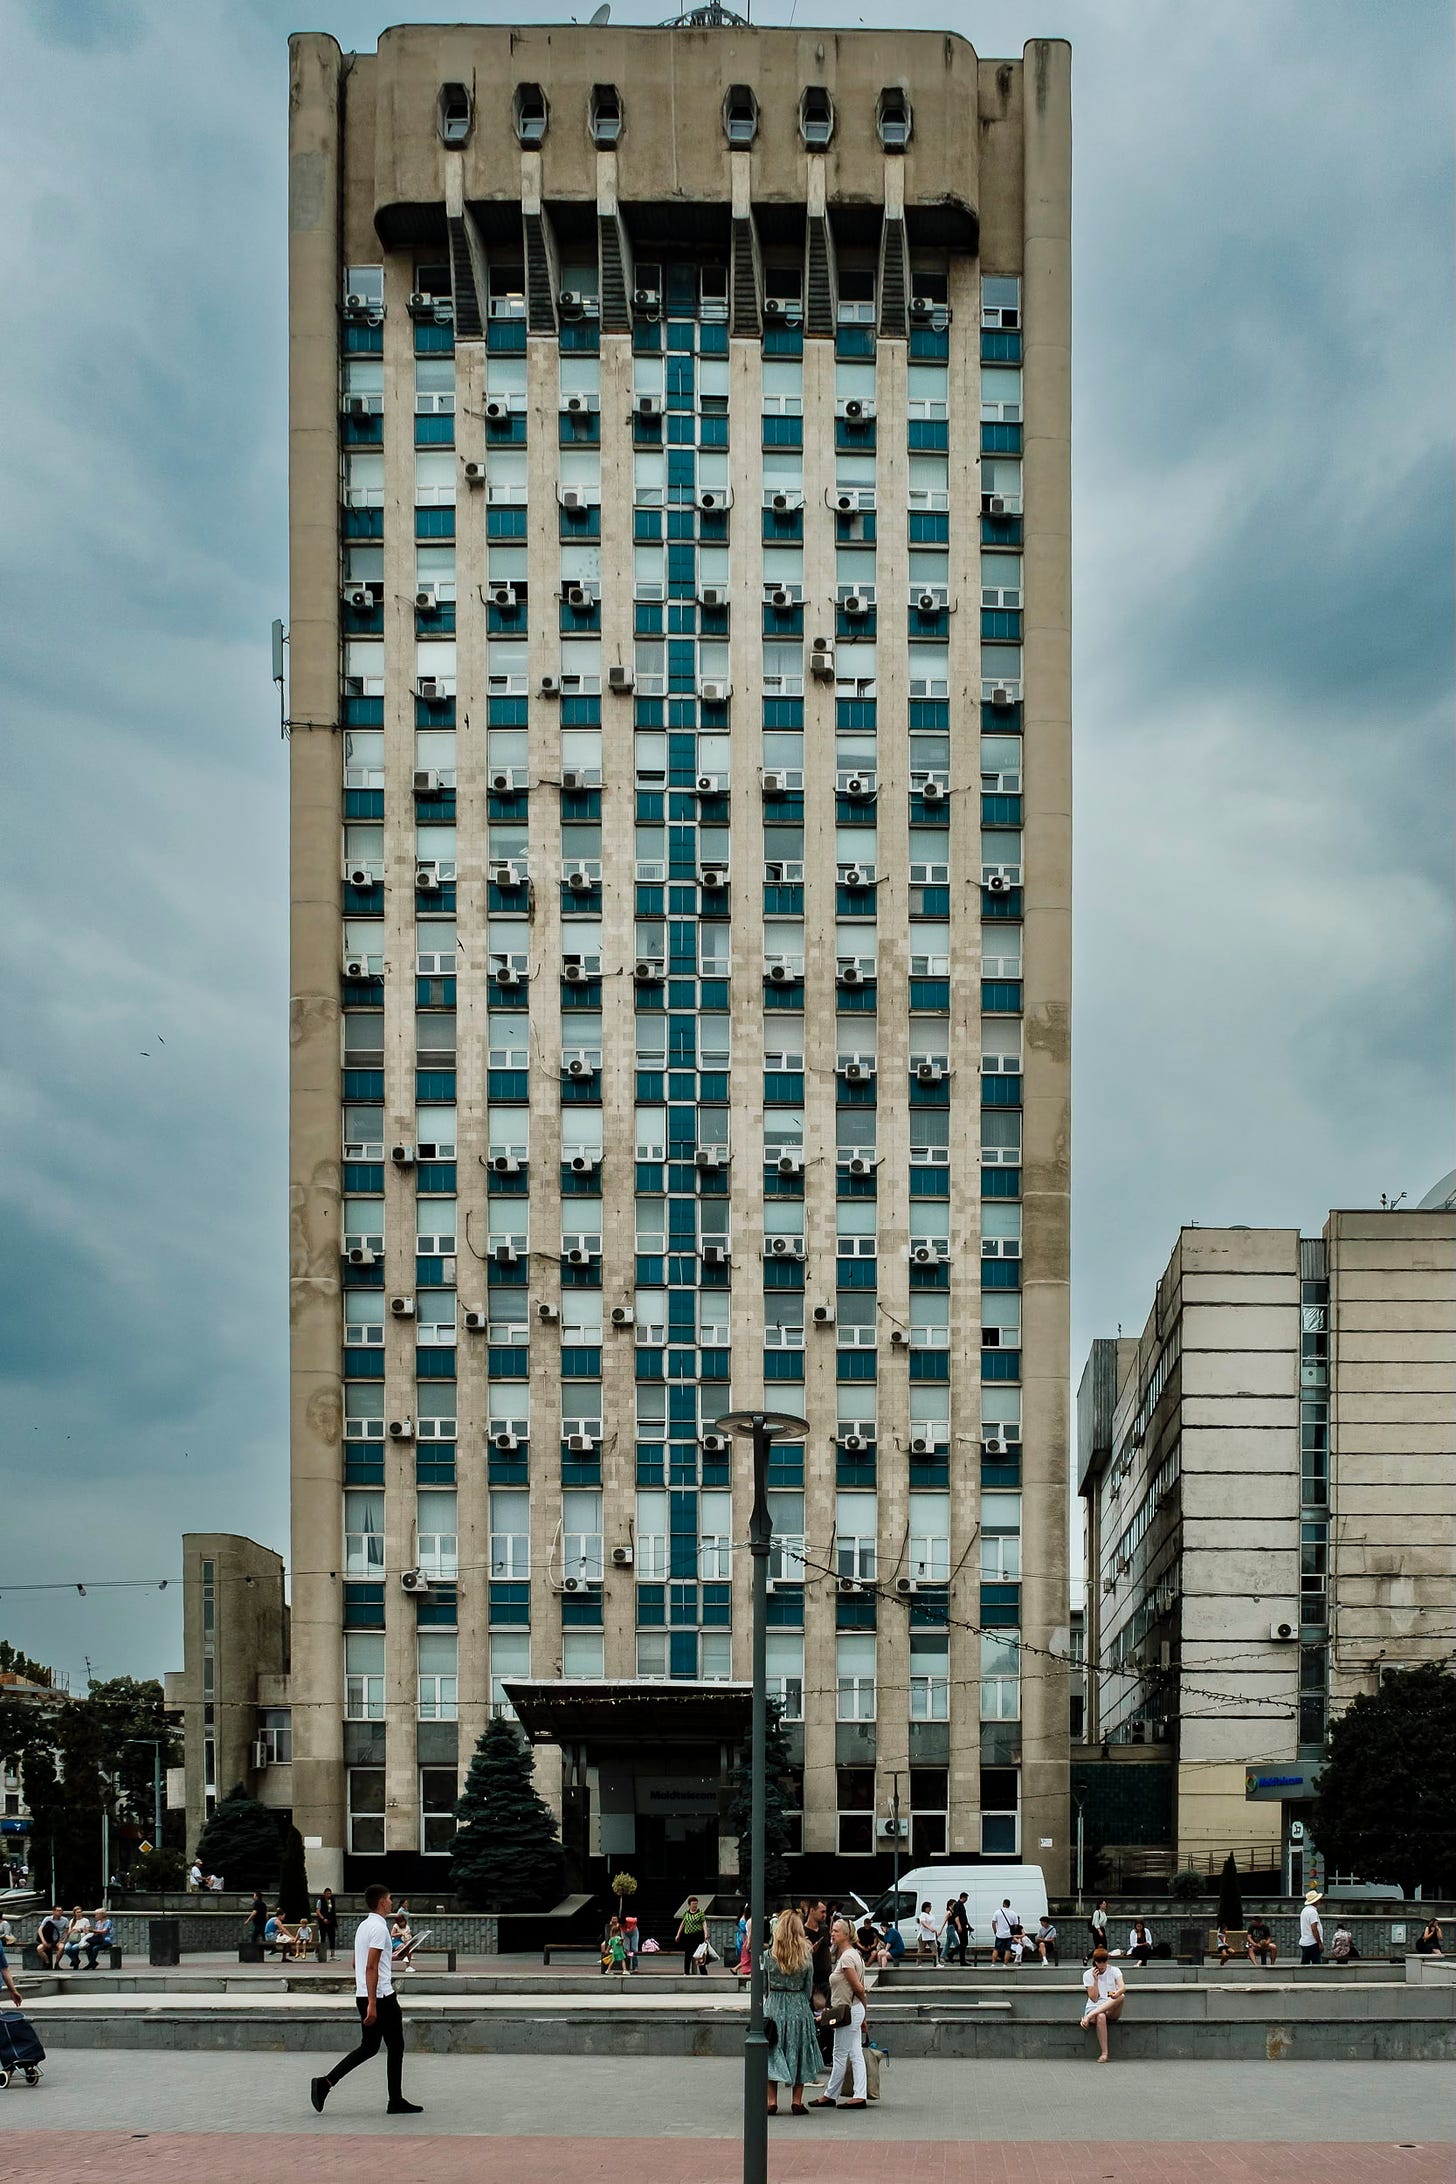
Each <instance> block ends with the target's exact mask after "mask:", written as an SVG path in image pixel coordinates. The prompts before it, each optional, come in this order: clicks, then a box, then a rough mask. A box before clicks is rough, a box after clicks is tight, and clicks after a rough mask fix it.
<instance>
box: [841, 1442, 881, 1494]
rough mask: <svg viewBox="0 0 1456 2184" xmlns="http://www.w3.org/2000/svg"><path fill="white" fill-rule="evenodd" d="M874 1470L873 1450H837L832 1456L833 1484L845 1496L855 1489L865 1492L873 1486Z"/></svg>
mask: <svg viewBox="0 0 1456 2184" xmlns="http://www.w3.org/2000/svg"><path fill="white" fill-rule="evenodd" d="M876 1468H877V1467H876V1462H875V1452H874V1450H873V1449H868V1450H857V1449H843V1448H841V1449H837V1450H836V1451H835V1456H834V1483H835V1485H836V1486H838V1487H842V1488H843V1490H844V1492H845V1493H847V1494H848V1493H852V1492H853V1491H854V1490H855V1489H856V1488H864V1489H866V1490H867V1489H869V1488H871V1487H873V1485H874V1484H875V1477H876Z"/></svg>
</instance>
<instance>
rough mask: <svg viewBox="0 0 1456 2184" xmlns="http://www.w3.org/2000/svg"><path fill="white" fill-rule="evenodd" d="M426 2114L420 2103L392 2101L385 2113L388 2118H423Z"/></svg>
mask: <svg viewBox="0 0 1456 2184" xmlns="http://www.w3.org/2000/svg"><path fill="white" fill-rule="evenodd" d="M424 2112H425V2111H424V2110H423V2108H421V2106H420V2104H419V2102H418V2101H391V2102H390V2104H389V2106H388V2108H386V2109H385V2111H384V2113H385V2114H386V2116H422V2115H423V2114H424Z"/></svg>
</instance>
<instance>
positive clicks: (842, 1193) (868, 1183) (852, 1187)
mask: <svg viewBox="0 0 1456 2184" xmlns="http://www.w3.org/2000/svg"><path fill="white" fill-rule="evenodd" d="M834 1185H835V1188H834V1195H835V1197H836V1198H878V1197H879V1195H880V1193H879V1178H878V1176H877V1175H876V1174H875V1173H874V1171H873V1170H871V1172H870V1173H869V1174H868V1175H848V1174H846V1173H845V1171H844V1169H843V1168H840V1169H838V1170H837V1171H836V1173H835V1177H834Z"/></svg>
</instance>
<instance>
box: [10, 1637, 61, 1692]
mask: <svg viewBox="0 0 1456 2184" xmlns="http://www.w3.org/2000/svg"><path fill="white" fill-rule="evenodd" d="M55 1673H56V1672H55V1670H54V1669H53V1668H46V1667H45V1666H44V1665H43V1664H42V1663H41V1662H40V1661H33V1660H32V1659H31V1657H30V1655H29V1654H28V1653H22V1652H21V1650H20V1648H19V1647H18V1646H13V1645H11V1643H10V1640H9V1639H8V1638H0V1676H23V1677H24V1678H25V1680H26V1682H27V1683H37V1684H52V1683H54V1682H55Z"/></svg>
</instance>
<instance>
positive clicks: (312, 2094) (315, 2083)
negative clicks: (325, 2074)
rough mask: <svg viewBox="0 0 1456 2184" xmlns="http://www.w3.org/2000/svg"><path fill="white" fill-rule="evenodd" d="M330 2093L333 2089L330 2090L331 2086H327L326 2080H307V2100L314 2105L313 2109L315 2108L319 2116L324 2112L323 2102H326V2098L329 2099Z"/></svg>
mask: <svg viewBox="0 0 1456 2184" xmlns="http://www.w3.org/2000/svg"><path fill="white" fill-rule="evenodd" d="M332 2091H333V2088H332V2086H331V2085H330V2084H329V2081H328V2079H327V2078H310V2079H309V2081H308V2097H309V2099H310V2100H311V2101H312V2102H313V2105H314V2107H315V2108H316V2109H317V2110H318V2112H319V2114H320V2115H322V2114H323V2112H324V2102H325V2101H326V2100H327V2099H328V2097H329V2094H330V2093H331V2092H332Z"/></svg>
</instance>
